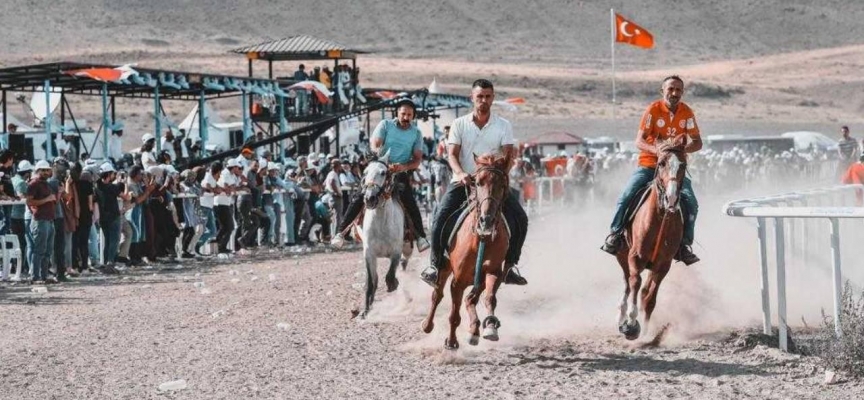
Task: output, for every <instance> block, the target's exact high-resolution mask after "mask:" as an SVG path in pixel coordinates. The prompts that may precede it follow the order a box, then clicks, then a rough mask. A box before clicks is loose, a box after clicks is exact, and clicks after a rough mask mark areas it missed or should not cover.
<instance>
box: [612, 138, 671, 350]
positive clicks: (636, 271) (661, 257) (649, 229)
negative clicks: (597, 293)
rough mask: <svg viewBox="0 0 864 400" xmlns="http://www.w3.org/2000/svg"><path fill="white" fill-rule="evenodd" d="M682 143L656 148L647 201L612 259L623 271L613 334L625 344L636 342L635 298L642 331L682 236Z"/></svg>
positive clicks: (636, 311)
mask: <svg viewBox="0 0 864 400" xmlns="http://www.w3.org/2000/svg"><path fill="white" fill-rule="evenodd" d="M685 144H686V139H685V138H684V136H679V137H677V138H675V139H672V140H671V141H669V142H663V143H660V144H659V145H658V152H657V154H658V160H657V169H656V172H655V176H654V181H653V182H652V183H651V186H650V187H649V189H648V191H649V192H648V193H647V199H646V200H645V202H644V204H642V206H641V207H640V208H639V209H638V210H637V211H636V215H635V216H634V218H633V223H632V224H631V226H630V227H629V228H627V229H626V231H625V238H626V241H625V242H626V244H625V245H624V246H622V248H621V250H619V251H618V254H617V257H618V264H620V265H621V270H622V271H623V272H624V297H623V298H622V299H621V304H620V305H619V306H618V311H619V313H618V330H619V331H620V332H621V333H623V334H624V337H626V338H627V340H634V339H636V338H638V337H639V333H640V327H639V321H638V319H637V318H638V316H639V310H638V309H637V304H636V302H637V294H641V301H640V303H641V308H642V313H643V317H644V319H645V329H646V331H648V329H649V322H650V320H651V314H652V313H653V312H654V306H655V305H656V303H657V291H658V290H660V284H661V283H662V282H663V278H665V277H666V274H667V273H668V272H669V268H670V266H671V265H672V259H673V257H674V256H675V253H676V252H677V250H678V247H679V245H680V243H681V239H682V237H683V235H684V221H683V219H682V214H681V208H680V206H679V199H680V197H681V187H682V186H683V183H684V175H685V173H686V171H687V163H686V155H685V152H684V146H685ZM646 269H647V270H650V271H651V274H650V275H649V277H648V278H647V282H645V285H644V286H643V284H642V271H644V270H646ZM628 300H629V304H628ZM661 334H662V331H661ZM659 337H660V335H658V338H659ZM657 340H658V339H655V341H657Z"/></svg>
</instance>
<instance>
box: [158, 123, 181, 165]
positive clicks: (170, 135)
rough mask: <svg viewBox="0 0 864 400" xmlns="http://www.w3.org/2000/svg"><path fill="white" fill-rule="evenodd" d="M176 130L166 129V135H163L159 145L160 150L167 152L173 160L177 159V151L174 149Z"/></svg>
mask: <svg viewBox="0 0 864 400" xmlns="http://www.w3.org/2000/svg"><path fill="white" fill-rule="evenodd" d="M174 145H175V143H174V132H173V131H172V130H171V129H168V130H167V131H165V136H162V141H161V143H160V145H159V150H160V151H162V152H165V153H167V154H168V155H169V156H170V157H171V160H176V159H177V151H176V150H175V149H174Z"/></svg>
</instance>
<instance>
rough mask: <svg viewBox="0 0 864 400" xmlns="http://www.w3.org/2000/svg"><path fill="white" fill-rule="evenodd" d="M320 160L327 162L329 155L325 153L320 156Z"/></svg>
mask: <svg viewBox="0 0 864 400" xmlns="http://www.w3.org/2000/svg"><path fill="white" fill-rule="evenodd" d="M334 157H335V156H334ZM318 159H319V160H326V159H327V154H324V153H321V154H319V155H318Z"/></svg>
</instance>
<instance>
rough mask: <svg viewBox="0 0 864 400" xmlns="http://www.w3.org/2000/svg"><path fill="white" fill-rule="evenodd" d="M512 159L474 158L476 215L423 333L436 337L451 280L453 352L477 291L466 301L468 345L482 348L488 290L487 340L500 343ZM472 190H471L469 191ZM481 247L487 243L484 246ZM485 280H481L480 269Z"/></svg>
mask: <svg viewBox="0 0 864 400" xmlns="http://www.w3.org/2000/svg"><path fill="white" fill-rule="evenodd" d="M510 161H511V160H510V158H509V157H508V156H493V155H482V156H479V157H478V156H476V155H475V156H474V162H475V163H476V165H477V171H476V172H475V173H474V175H473V176H472V178H473V181H474V188H473V190H472V191H471V193H470V195H469V197H468V202H469V207H470V210H469V212H468V215H467V216H466V217H465V220H464V222H463V223H462V225H461V226H460V227H459V228H458V229H459V230H458V231H457V232H456V240H455V243H454V244H453V247H452V248H451V249H450V259H449V261H447V262H446V264H445V265H444V266H443V267H442V268H441V271H440V273H439V274H438V285H437V287H436V288H435V290H434V291H433V292H432V308H431V309H430V310H429V315H428V316H426V319H425V320H424V321H423V331H424V332H426V333H429V332H432V329H434V327H435V323H434V322H433V319H434V318H435V311H436V310H437V309H438V304H439V303H440V302H441V299H442V298H443V297H444V293H443V288H444V284H445V283H447V280H448V278H449V277H450V274H453V280H452V281H451V282H450V297H451V300H452V301H453V305H452V308H451V309H450V336H449V337H448V338H447V339H445V340H444V347H445V348H447V349H450V350H455V349H458V348H459V342H458V341H457V340H456V328H458V327H459V323H460V322H461V321H462V318H461V316H460V315H459V307H460V306H461V304H462V296H463V293H464V292H465V289H466V288H468V287H469V286H472V285H473V286H474V287H473V289H472V290H471V292H470V293H469V294H468V297H467V298H466V304H465V309H466V311H468V317H469V318H470V319H471V327H470V328H469V332H470V334H471V336H470V337H469V339H468V343H469V344H471V345H472V346H476V345H477V344H478V343H479V342H480V319H479V318H478V317H477V303H478V302H479V300H480V294H481V293H483V291H484V290H486V298H485V302H484V303H485V304H486V310H487V311H488V313H489V316H487V317H486V319H484V320H483V338H484V339H486V340H491V341H496V340H498V328H499V327H500V326H501V323H500V321H499V320H498V318H497V317H495V307H496V305H497V303H498V299H497V297H496V293H497V292H498V287H499V286H500V285H501V278H502V277H503V272H504V256H505V255H506V254H507V248H508V243H509V239H510V237H509V233H508V231H507V227H506V226H505V225H504V221H503V220H504V217H503V215H502V214H501V205H502V204H503V202H504V196H506V195H507V193H508V190H509V189H508V188H509V178H508V175H507V169H508V167H509V166H510ZM466 190H468V189H467V188H466ZM481 243H484V244H483V245H482V246H481ZM480 249H484V250H483V257H482V260H478V257H477V255H478V252H480ZM479 262H482V265H480V266H479V268H480V271H481V274H480V276H475V268H477V264H478V263H479Z"/></svg>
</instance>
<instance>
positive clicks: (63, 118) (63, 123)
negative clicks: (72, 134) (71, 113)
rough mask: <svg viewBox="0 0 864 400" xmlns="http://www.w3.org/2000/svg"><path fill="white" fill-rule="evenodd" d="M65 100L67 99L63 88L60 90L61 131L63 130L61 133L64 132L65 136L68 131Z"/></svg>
mask: <svg viewBox="0 0 864 400" xmlns="http://www.w3.org/2000/svg"><path fill="white" fill-rule="evenodd" d="M65 99H66V94H65V93H63V89H62V88H61V89H60V129H62V131H61V132H64V134H65V129H66V102H64V101H63V100H65Z"/></svg>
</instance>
